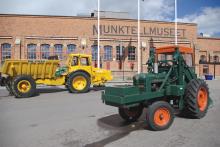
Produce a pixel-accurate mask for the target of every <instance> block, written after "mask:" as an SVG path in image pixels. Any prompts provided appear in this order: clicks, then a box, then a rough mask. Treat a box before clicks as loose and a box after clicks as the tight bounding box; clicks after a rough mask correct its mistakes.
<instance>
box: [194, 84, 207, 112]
mask: <svg viewBox="0 0 220 147" xmlns="http://www.w3.org/2000/svg"><path fill="white" fill-rule="evenodd" d="M197 102H198V107H199V110H200V111H204V110H205V109H206V107H207V104H208V94H207V90H206V89H205V88H203V87H202V88H200V89H199V92H198V95H197Z"/></svg>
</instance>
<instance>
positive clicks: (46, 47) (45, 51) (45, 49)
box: [41, 44, 50, 59]
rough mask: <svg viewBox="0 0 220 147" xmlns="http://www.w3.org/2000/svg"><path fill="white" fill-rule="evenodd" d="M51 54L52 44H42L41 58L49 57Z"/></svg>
mask: <svg viewBox="0 0 220 147" xmlns="http://www.w3.org/2000/svg"><path fill="white" fill-rule="evenodd" d="M49 56H50V45H49V44H42V45H41V59H48V57H49Z"/></svg>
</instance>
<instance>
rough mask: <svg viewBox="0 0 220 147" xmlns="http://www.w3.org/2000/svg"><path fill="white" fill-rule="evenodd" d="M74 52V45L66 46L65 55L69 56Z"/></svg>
mask: <svg viewBox="0 0 220 147" xmlns="http://www.w3.org/2000/svg"><path fill="white" fill-rule="evenodd" d="M75 50H76V45H75V44H68V45H67V54H71V53H73V52H74V51H75Z"/></svg>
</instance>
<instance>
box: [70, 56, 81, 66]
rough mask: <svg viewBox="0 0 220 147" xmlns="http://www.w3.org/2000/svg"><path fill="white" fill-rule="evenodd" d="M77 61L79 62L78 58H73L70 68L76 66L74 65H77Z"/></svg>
mask: <svg viewBox="0 0 220 147" xmlns="http://www.w3.org/2000/svg"><path fill="white" fill-rule="evenodd" d="M78 61H79V59H78V57H76V56H74V57H73V61H72V64H71V65H72V66H76V65H78Z"/></svg>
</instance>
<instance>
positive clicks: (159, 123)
mask: <svg viewBox="0 0 220 147" xmlns="http://www.w3.org/2000/svg"><path fill="white" fill-rule="evenodd" d="M146 120H147V124H148V126H149V128H150V129H152V130H154V131H160V130H165V129H168V128H169V127H170V126H171V124H172V123H173V120H174V110H173V108H172V107H171V106H170V104H169V103H167V102H164V101H157V102H154V103H153V104H152V105H150V106H149V107H148V109H147V114H146Z"/></svg>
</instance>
